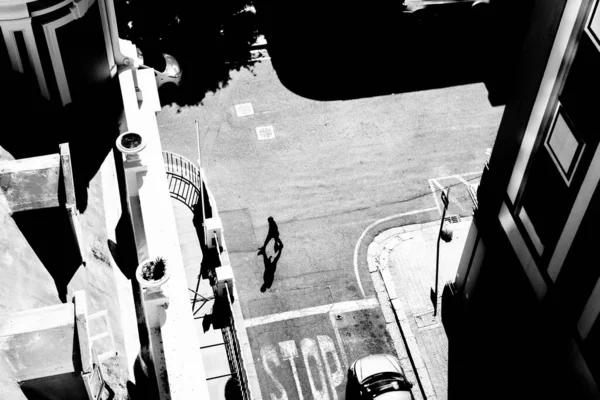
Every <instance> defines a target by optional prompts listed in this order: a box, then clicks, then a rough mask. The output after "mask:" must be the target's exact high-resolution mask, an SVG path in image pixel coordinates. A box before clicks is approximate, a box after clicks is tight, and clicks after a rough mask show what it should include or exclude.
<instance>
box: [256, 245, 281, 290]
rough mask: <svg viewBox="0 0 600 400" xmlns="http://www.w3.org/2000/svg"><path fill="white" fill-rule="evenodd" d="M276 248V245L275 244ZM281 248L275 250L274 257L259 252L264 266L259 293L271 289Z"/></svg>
mask: <svg viewBox="0 0 600 400" xmlns="http://www.w3.org/2000/svg"><path fill="white" fill-rule="evenodd" d="M275 246H276V247H277V244H275ZM282 250H283V249H282V248H277V250H275V254H274V256H270V255H267V254H266V252H265V251H263V252H261V254H262V256H263V263H264V265H265V272H264V274H263V281H264V282H263V285H262V287H261V288H260V291H261V292H263V293H264V292H266V291H267V289H270V288H271V285H273V281H274V280H275V271H276V270H277V262H278V261H279V257H281V252H282Z"/></svg>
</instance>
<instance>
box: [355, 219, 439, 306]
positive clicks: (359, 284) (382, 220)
mask: <svg viewBox="0 0 600 400" xmlns="http://www.w3.org/2000/svg"><path fill="white" fill-rule="evenodd" d="M436 209H437V208H436V207H431V208H425V209H422V210H415V211H409V212H405V213H401V214H395V215H390V216H389V217H385V218H382V219H378V220H377V221H375V222H373V223H372V224H371V225H369V226H367V227H366V228H365V230H364V231H363V233H362V234H361V235H360V237H359V238H358V241H357V242H356V246H355V247H354V275H355V276H356V282H357V283H358V287H359V289H360V292H361V293H362V295H363V297H367V296H366V295H365V290H364V289H363V286H362V283H361V281H360V276H359V275H358V248H359V247H360V244H361V243H362V241H363V239H364V238H365V235H366V234H367V232H369V230H371V228H373V227H374V226H377V225H379V224H381V223H383V222H386V221H389V220H391V219H394V218H399V217H403V216H405V215H414V214H419V213H423V212H429V211H434V210H436Z"/></svg>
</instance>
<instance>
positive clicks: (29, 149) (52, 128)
mask: <svg viewBox="0 0 600 400" xmlns="http://www.w3.org/2000/svg"><path fill="white" fill-rule="evenodd" d="M0 85H2V90H3V92H5V93H10V96H2V99H0V107H1V108H2V112H3V115H4V119H3V124H4V126H3V128H2V129H3V132H4V134H3V135H0V146H1V147H2V148H4V149H5V150H6V151H7V152H8V153H10V154H11V155H12V156H13V157H14V158H15V159H21V158H28V157H36V156H42V155H48V154H55V153H58V152H59V144H61V143H66V142H68V143H69V148H70V152H71V164H72V167H73V179H74V182H75V195H76V198H77V208H78V209H79V211H80V212H84V211H85V210H86V208H87V203H88V202H87V199H88V193H87V189H88V188H89V183H90V181H91V180H92V178H93V177H94V176H95V175H96V173H97V172H98V170H99V168H100V166H101V165H102V162H103V161H104V159H105V158H106V156H107V155H108V152H109V151H110V150H111V149H112V148H113V146H114V142H115V139H116V138H117V136H118V135H119V129H118V128H119V126H118V120H119V115H120V113H121V111H122V101H121V94H120V89H119V84H118V81H117V79H112V80H111V81H110V82H108V83H106V84H104V85H102V86H96V87H89V88H87V90H86V93H88V94H89V96H88V97H87V98H86V99H85V101H80V102H79V103H77V104H70V105H67V106H66V107H61V106H59V105H57V104H52V103H50V102H49V101H47V100H45V99H43V98H42V97H41V96H40V94H39V89H38V88H37V86H35V84H33V83H32V81H31V80H29V79H28V78H26V77H25V76H24V75H22V74H20V73H16V72H8V73H6V74H4V75H2V76H1V77H0Z"/></svg>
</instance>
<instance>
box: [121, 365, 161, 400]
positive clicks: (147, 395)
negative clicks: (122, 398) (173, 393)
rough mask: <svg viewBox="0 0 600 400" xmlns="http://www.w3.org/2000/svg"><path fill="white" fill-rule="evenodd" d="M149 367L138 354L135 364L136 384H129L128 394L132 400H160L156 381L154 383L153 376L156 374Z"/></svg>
mask: <svg viewBox="0 0 600 400" xmlns="http://www.w3.org/2000/svg"><path fill="white" fill-rule="evenodd" d="M149 367H150V366H149V365H146V363H145V362H144V361H143V360H142V357H141V356H140V355H139V354H138V356H137V358H136V359H135V363H134V364H133V374H134V379H135V383H133V382H131V381H128V382H127V393H128V394H129V398H130V399H131V400H146V399H148V400H158V398H159V396H158V388H157V385H156V380H154V382H153V381H152V379H151V376H153V375H154V374H153V372H152V371H150V370H149Z"/></svg>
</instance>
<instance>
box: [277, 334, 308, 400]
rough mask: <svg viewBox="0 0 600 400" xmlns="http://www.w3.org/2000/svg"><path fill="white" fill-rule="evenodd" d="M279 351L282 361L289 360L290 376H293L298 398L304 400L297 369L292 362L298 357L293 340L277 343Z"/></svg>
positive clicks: (294, 362)
mask: <svg viewBox="0 0 600 400" xmlns="http://www.w3.org/2000/svg"><path fill="white" fill-rule="evenodd" d="M279 349H280V350H281V357H282V358H283V359H284V360H289V362H290V365H291V367H292V374H293V375H294V382H295V383H296V390H297V391H298V398H299V399H300V400H304V396H303V395H302V387H301V386H300V378H299V377H298V368H296V361H294V358H296V357H298V350H297V349H296V342H294V341H293V340H286V341H285V342H279Z"/></svg>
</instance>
